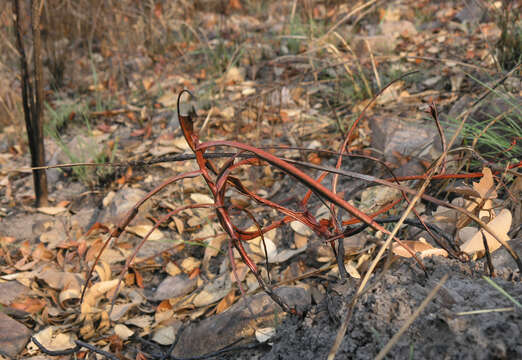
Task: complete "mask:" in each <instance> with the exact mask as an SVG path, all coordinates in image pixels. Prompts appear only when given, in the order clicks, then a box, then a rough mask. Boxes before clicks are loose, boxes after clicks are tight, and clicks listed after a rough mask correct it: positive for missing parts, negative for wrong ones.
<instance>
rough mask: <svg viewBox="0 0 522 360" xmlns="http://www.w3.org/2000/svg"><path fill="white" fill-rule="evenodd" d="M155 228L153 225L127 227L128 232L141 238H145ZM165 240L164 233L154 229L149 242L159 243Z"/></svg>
mask: <svg viewBox="0 0 522 360" xmlns="http://www.w3.org/2000/svg"><path fill="white" fill-rule="evenodd" d="M152 228H153V226H152V225H149V224H144V225H135V226H127V228H126V230H127V231H128V232H130V233H132V234H134V235H138V236H139V237H141V238H144V237H145V236H146V235H147V234H148V233H149V231H151V230H152ZM161 239H163V233H162V232H161V231H160V230H158V229H154V231H152V233H151V234H150V236H149V240H152V241H157V240H161Z"/></svg>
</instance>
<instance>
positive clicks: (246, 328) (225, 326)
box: [172, 287, 311, 358]
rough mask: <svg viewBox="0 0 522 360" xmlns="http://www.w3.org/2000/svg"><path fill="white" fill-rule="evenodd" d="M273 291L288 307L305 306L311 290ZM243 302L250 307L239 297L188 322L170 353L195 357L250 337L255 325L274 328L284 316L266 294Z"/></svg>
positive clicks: (249, 297)
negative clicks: (216, 311)
mask: <svg viewBox="0 0 522 360" xmlns="http://www.w3.org/2000/svg"><path fill="white" fill-rule="evenodd" d="M275 292H276V294H277V295H279V296H280V297H281V298H282V299H283V300H284V301H285V302H286V303H287V304H288V305H289V306H291V307H297V308H301V307H307V306H309V305H310V303H311V295H310V293H309V292H308V291H307V290H305V289H303V288H299V287H280V288H277V289H276V290H275ZM246 302H247V303H248V304H249V307H247V306H246V305H245V299H240V300H239V301H238V302H237V303H236V304H234V305H232V306H231V307H230V308H229V309H228V310H227V311H225V312H223V313H221V314H218V315H215V316H212V317H210V318H207V319H205V320H202V321H201V322H199V323H192V324H190V325H189V326H188V327H187V328H186V329H185V330H184V331H183V332H182V333H181V335H180V338H179V341H178V343H177V344H176V347H175V348H174V350H173V351H172V355H174V356H176V357H182V358H183V357H196V356H200V355H203V354H207V353H209V352H213V351H216V350H219V349H222V348H223V347H225V346H227V345H230V344H232V343H234V342H236V341H238V340H240V339H243V338H247V337H250V336H253V335H254V333H255V329H256V328H261V327H268V326H270V327H276V326H277V323H278V322H279V321H280V319H281V318H282V317H283V316H284V315H286V314H285V313H283V312H282V310H281V309H280V308H279V306H278V305H277V304H276V303H275V302H274V301H273V300H272V299H271V298H270V297H269V296H268V295H267V294H265V293H261V294H256V295H252V296H247V298H246ZM249 308H250V309H251V310H252V311H251V310H250V309H249Z"/></svg>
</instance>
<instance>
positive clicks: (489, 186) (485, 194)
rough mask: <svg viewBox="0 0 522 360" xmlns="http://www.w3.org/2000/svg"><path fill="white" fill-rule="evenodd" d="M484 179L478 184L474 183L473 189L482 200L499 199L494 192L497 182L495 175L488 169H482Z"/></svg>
mask: <svg viewBox="0 0 522 360" xmlns="http://www.w3.org/2000/svg"><path fill="white" fill-rule="evenodd" d="M482 174H484V176H482V178H481V179H480V181H479V182H478V183H476V182H474V183H473V189H475V190H476V191H477V192H478V193H479V194H480V197H481V198H482V199H494V198H496V197H497V192H496V191H495V190H494V186H495V182H494V181H493V174H492V173H491V170H490V169H489V168H487V167H484V168H483V169H482Z"/></svg>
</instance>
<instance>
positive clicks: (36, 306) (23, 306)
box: [10, 297, 47, 314]
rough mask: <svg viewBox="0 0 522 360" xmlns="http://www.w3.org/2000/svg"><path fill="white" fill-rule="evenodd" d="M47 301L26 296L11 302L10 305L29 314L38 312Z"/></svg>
mask: <svg viewBox="0 0 522 360" xmlns="http://www.w3.org/2000/svg"><path fill="white" fill-rule="evenodd" d="M46 305H47V303H46V302H45V300H43V299H38V298H31V297H26V298H25V299H23V300H20V301H15V302H12V303H11V305H10V307H12V308H13V309H17V310H22V311H25V312H27V313H30V314H36V313H39V312H40V311H41V310H42V309H43V308H44V307H45V306H46Z"/></svg>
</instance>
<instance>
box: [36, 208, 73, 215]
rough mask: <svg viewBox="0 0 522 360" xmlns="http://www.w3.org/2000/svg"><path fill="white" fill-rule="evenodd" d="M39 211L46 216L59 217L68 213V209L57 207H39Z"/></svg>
mask: <svg viewBox="0 0 522 360" xmlns="http://www.w3.org/2000/svg"><path fill="white" fill-rule="evenodd" d="M38 211H39V212H41V213H42V214H46V215H58V214H61V213H63V212H65V211H67V208H64V207H57V206H56V207H51V206H44V207H39V208H38Z"/></svg>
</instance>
